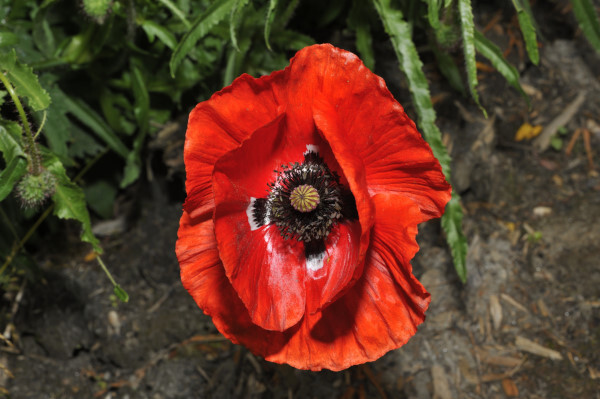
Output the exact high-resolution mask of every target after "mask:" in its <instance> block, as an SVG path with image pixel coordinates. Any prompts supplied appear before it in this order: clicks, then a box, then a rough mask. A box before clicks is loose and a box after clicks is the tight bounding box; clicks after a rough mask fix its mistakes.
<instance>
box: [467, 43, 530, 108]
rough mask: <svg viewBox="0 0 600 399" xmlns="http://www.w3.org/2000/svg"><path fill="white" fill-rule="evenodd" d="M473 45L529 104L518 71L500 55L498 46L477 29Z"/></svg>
mask: <svg viewBox="0 0 600 399" xmlns="http://www.w3.org/2000/svg"><path fill="white" fill-rule="evenodd" d="M475 46H476V48H477V51H479V53H480V54H481V55H483V56H484V57H485V58H487V59H488V60H489V61H490V62H491V63H492V65H493V66H494V68H496V70H497V71H498V72H500V74H501V75H502V76H504V78H505V79H506V81H507V82H508V83H510V85H511V86H512V87H514V88H515V89H517V90H518V91H519V93H521V95H522V96H523V97H524V98H525V100H527V103H528V104H529V97H527V94H525V92H524V91H523V88H522V87H521V83H520V82H519V72H518V71H517V69H516V68H515V67H514V66H512V65H510V64H509V62H508V61H506V59H505V58H504V56H503V55H502V51H500V49H499V48H498V46H496V45H495V44H494V43H492V42H491V41H489V40H488V39H487V38H486V37H485V36H483V34H481V33H480V32H479V31H475Z"/></svg>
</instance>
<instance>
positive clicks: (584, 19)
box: [571, 0, 600, 51]
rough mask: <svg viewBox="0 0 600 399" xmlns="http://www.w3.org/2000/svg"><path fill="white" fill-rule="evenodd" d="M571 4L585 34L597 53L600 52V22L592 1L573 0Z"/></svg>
mask: <svg viewBox="0 0 600 399" xmlns="http://www.w3.org/2000/svg"><path fill="white" fill-rule="evenodd" d="M571 4H573V13H574V14H575V18H576V19H577V22H578V23H579V27H580V28H581V30H582V31H583V34H584V35H585V37H586V38H587V39H588V41H589V42H590V44H591V45H592V46H593V47H594V48H595V49H596V51H600V22H599V21H598V13H597V12H596V8H595V7H594V4H593V3H592V2H591V1H590V0H571Z"/></svg>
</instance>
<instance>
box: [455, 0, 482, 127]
mask: <svg viewBox="0 0 600 399" xmlns="http://www.w3.org/2000/svg"><path fill="white" fill-rule="evenodd" d="M458 12H459V15H460V26H461V33H462V39H463V53H464V56H465V68H466V70H467V82H468V84H469V90H470V91H471V96H472V97H473V100H475V102H476V103H477V105H478V106H479V108H480V109H481V111H482V112H483V114H484V115H485V116H486V118H487V112H486V111H485V109H484V108H483V107H482V106H481V104H480V103H479V94H478V93H477V65H476V61H475V39H474V31H475V24H474V23H473V10H472V9H471V1H470V0H458Z"/></svg>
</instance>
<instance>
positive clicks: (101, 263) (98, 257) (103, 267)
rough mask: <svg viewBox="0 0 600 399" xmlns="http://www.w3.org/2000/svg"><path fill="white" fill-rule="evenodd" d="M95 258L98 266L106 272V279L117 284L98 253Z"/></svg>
mask: <svg viewBox="0 0 600 399" xmlns="http://www.w3.org/2000/svg"><path fill="white" fill-rule="evenodd" d="M96 260H97V261H98V263H99V264H100V267H101V268H102V270H104V273H106V275H107V276H108V279H109V280H110V282H111V283H112V285H118V284H117V282H116V281H115V279H114V278H113V276H112V274H110V272H109V271H108V268H107V267H106V265H105V264H104V261H102V258H101V257H100V255H98V256H96Z"/></svg>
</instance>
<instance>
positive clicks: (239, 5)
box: [229, 0, 248, 51]
mask: <svg viewBox="0 0 600 399" xmlns="http://www.w3.org/2000/svg"><path fill="white" fill-rule="evenodd" d="M246 4H248V0H236V2H235V5H234V6H233V8H232V9H231V12H230V13H229V38H230V40H231V44H232V45H233V48H234V49H235V50H236V51H240V48H239V47H238V42H237V35H236V33H235V31H236V29H237V28H238V27H239V25H240V21H241V18H239V13H240V11H241V10H243V9H244V6H245V5H246Z"/></svg>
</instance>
